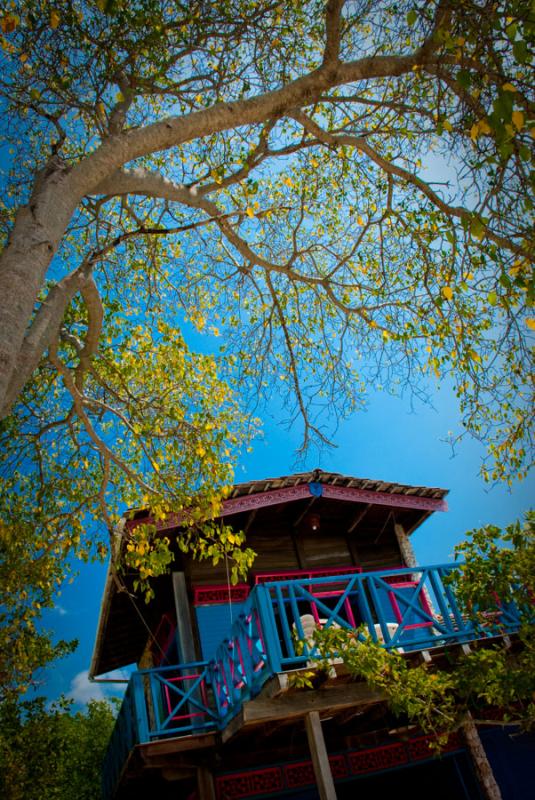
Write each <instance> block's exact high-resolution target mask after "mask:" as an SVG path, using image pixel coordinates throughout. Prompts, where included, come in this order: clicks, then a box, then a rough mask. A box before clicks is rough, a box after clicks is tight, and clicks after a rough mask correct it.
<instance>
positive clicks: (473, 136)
mask: <svg viewBox="0 0 535 800" xmlns="http://www.w3.org/2000/svg"><path fill="white" fill-rule="evenodd" d="M478 136H479V125H478V124H477V122H475V123H474V124H473V125H472V127H471V128H470V138H471V140H472V141H473V142H475V140H476V139H477V137H478Z"/></svg>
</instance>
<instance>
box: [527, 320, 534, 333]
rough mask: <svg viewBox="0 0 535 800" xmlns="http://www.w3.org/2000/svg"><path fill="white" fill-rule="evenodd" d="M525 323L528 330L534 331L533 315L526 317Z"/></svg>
mask: <svg viewBox="0 0 535 800" xmlns="http://www.w3.org/2000/svg"><path fill="white" fill-rule="evenodd" d="M526 325H527V326H528V328H529V329H530V331H535V319H534V318H533V317H528V318H527V320H526Z"/></svg>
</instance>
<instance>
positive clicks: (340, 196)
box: [0, 0, 535, 602]
mask: <svg viewBox="0 0 535 800" xmlns="http://www.w3.org/2000/svg"><path fill="white" fill-rule="evenodd" d="M0 27H1V37H0V98H1V100H0V102H1V104H2V112H3V113H2V123H1V124H2V128H3V140H4V147H3V150H2V155H3V161H4V162H5V163H4V168H3V176H2V181H3V186H4V196H3V200H2V204H1V206H0V226H1V233H2V237H3V250H2V253H1V255H0V296H1V297H2V306H1V308H0V408H1V410H2V416H3V422H2V427H1V429H0V437H1V438H0V441H1V443H2V448H3V449H4V451H5V452H6V459H5V464H4V468H3V470H4V473H3V474H4V477H5V487H4V492H3V494H2V497H3V499H2V501H1V503H2V505H1V507H0V517H1V519H2V521H3V524H4V526H5V530H6V534H5V535H6V541H8V540H9V541H12V540H13V537H15V536H18V537H21V538H20V541H24V542H32V545H31V547H30V550H29V551H28V552H29V554H30V562H31V564H32V569H33V567H35V573H34V579H33V580H34V583H33V585H34V586H36V587H37V589H38V591H40V589H39V581H40V580H41V579H40V577H39V573H40V571H41V570H42V567H43V564H44V563H48V560H49V559H51V558H52V557H57V558H59V559H60V560H61V559H64V556H65V555H66V554H67V553H70V552H73V551H74V552H77V553H78V554H79V555H81V556H82V557H88V556H89V555H90V554H91V552H94V551H95V547H96V549H97V550H100V551H101V552H104V550H105V549H106V546H107V541H106V537H105V536H104V537H100V538H99V536H98V535H97V536H96V537H93V539H90V540H88V536H87V530H88V520H89V519H90V518H91V517H93V516H95V515H99V516H100V517H103V518H104V520H105V521H106V528H107V529H108V531H111V530H112V529H113V526H114V524H115V523H116V522H117V511H120V510H121V507H120V503H122V504H123V505H126V506H130V507H135V506H138V507H139V506H142V507H147V508H151V510H152V512H153V514H154V515H156V516H158V515H164V514H166V513H168V511H169V510H170V509H171V508H172V509H173V510H176V509H179V510H180V509H184V508H191V507H194V511H193V512H191V517H190V520H189V521H190V522H191V525H192V529H196V523H197V522H198V521H199V520H201V519H204V518H206V517H207V516H208V517H209V516H210V515H212V514H215V513H217V509H218V507H219V503H220V501H221V498H222V497H223V496H224V488H223V487H224V486H226V485H228V484H230V483H231V482H232V477H233V464H234V462H235V459H236V457H237V453H238V452H239V447H240V446H241V445H243V444H244V443H245V442H246V441H247V440H248V438H249V436H250V435H251V433H252V432H253V431H254V428H255V422H254V421H252V420H251V414H252V413H254V410H255V409H256V408H257V407H258V404H259V403H262V401H263V400H264V399H266V398H269V397H270V396H271V395H272V394H273V392H274V390H277V391H278V392H279V393H280V396H281V399H282V402H283V403H284V404H285V405H286V407H287V416H288V420H289V422H290V423H292V422H295V421H296V420H300V423H301V425H302V428H303V447H307V446H308V445H309V444H310V443H313V442H325V441H327V440H328V439H329V431H328V428H327V427H326V420H327V419H328V418H327V417H326V416H325V413H327V414H331V421H332V418H334V419H336V417H340V416H343V415H344V414H347V413H349V412H351V411H352V410H354V409H355V408H356V407H358V406H359V405H361V403H362V402H363V400H364V398H365V397H366V394H371V393H373V392H375V391H376V390H377V389H378V388H380V387H385V388H386V389H387V390H389V391H403V390H408V391H411V392H414V393H416V394H417V395H419V396H424V397H425V396H426V394H427V392H428V388H427V387H428V386H429V385H432V383H433V381H435V380H437V379H442V378H443V377H449V378H450V379H451V381H452V382H453V384H454V386H455V391H456V393H457V395H458V397H459V403H460V408H461V412H462V414H463V418H464V425H465V427H466V430H468V431H469V432H470V433H472V434H473V435H475V436H477V437H479V438H481V439H483V440H485V442H486V443H487V446H488V448H489V452H490V455H491V461H490V462H489V464H488V465H487V466H486V467H485V470H486V474H487V476H488V477H490V478H493V479H495V478H499V479H501V478H504V479H510V478H511V477H512V476H516V475H523V474H524V473H525V470H526V469H527V467H528V464H529V461H530V458H531V444H532V442H531V431H530V425H529V419H530V412H531V403H532V388H533V387H532V382H531V378H530V375H531V370H530V355H529V347H528V337H529V334H530V331H532V330H533V328H534V327H535V321H534V319H533V317H532V316H530V311H529V307H530V303H531V302H532V300H533V285H532V282H531V280H532V278H531V275H532V271H531V269H530V267H531V265H532V263H533V247H532V240H531V235H532V221H533V199H532V198H533V170H532V156H533V138H534V134H533V132H534V130H535V128H534V114H533V85H532V80H531V77H532V76H531V65H530V60H531V55H532V44H533V29H534V20H533V14H532V11H531V8H530V3H529V2H528V1H527V0H504V2H498V3H496V2H486V1H485V0H481V1H480V2H475V1H474V2H473V1H472V0H461V2H449V1H448V0H439V1H438V2H427V1H426V2H423V1H422V2H415V1H414V0H411V1H410V2H395V3H394V2H389V1H388V0H385V2H375V0H373V1H372V0H355V2H347V3H344V2H343V0H329V2H327V3H324V2H320V1H319V0H312V1H311V2H302V0H295V2H288V3H278V2H272V1H271V0H257V1H256V2H249V0H247V2H243V0H223V2H219V1H218V2H178V0H148V2H147V0H139V2H126V1H125V0H99V2H95V3H94V2H89V0H87V1H86V2H83V0H79V1H78V2H70V1H68V0H57V1H55V2H49V0H14V2H12V3H11V4H10V6H9V8H8V9H7V10H6V11H5V12H4V13H3V16H2V18H1V20H0ZM438 173H440V180H436V179H435V178H436V177H439V176H438ZM219 342H222V343H223V344H222V345H219ZM194 344H195V345H198V349H199V350H200V351H201V352H200V353H195V352H193V351H192V349H191V348H192V346H193V345H194ZM112 498H113V499H112ZM119 498H120V500H119ZM110 500H111V502H110ZM216 539H217V537H216ZM235 545H236V546H235ZM237 545H239V543H236V542H233V541H228V540H227V541H226V542H225V543H224V548H223V549H225V551H226V552H227V553H228V554H230V555H231V557H232V558H233V559H234V561H235V565H236V569H240V568H245V567H246V566H247V563H248V559H249V558H250V554H247V553H244V552H243V551H242V549H241V548H240V546H237ZM133 547H134V550H135V553H134V558H135V561H138V562H141V560H142V557H143V556H144V554H145V550H146V549H147V548H146V543H145V542H143V541H140V542H135V543H133ZM214 547H215V548H216V550H217V547H218V544H217V541H214V542H212V540H211V539H210V535H209V534H207V539H206V545H205V548H204V550H203V553H204V555H207V554H209V553H210V552H211V553H214V551H213V549H212V551H210V548H214ZM92 548H93V549H92ZM220 549H221V548H220ZM8 550H9V548H8ZM134 550H132V552H134ZM150 552H151V553H152V555H151V558H152V559H153V560H152V561H150V562H143V563H144V565H145V568H146V570H148V571H149V572H154V571H155V570H158V569H160V568H163V565H164V562H165V555H162V554H158V553H156V555H154V552H153V551H150ZM136 554H137V556H138V557H137V558H136V557H135V556H136ZM160 556H161V557H160ZM214 557H217V552H216V553H215V554H214ZM137 566H139V563H138V564H137ZM45 572H46V570H45ZM47 574H50V575H52V573H47ZM149 577H150V575H149ZM59 578H60V576H58V579H59ZM51 580H52V583H53V581H54V580H55V578H54V577H52V578H51ZM36 602H38V601H36Z"/></svg>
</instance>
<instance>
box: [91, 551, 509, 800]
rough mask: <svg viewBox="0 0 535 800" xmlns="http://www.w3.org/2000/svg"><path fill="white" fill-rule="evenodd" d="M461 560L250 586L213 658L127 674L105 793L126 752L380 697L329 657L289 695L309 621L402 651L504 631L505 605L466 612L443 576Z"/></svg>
mask: <svg viewBox="0 0 535 800" xmlns="http://www.w3.org/2000/svg"><path fill="white" fill-rule="evenodd" d="M457 568H458V565H438V566H429V567H414V568H413V567H411V568H403V569H395V570H381V571H375V572H368V573H362V572H357V573H354V572H353V573H351V574H342V575H341V574H338V573H336V574H332V575H327V576H325V577H306V578H301V579H292V578H285V579H281V580H276V581H268V582H265V583H259V584H258V585H256V586H255V587H254V589H253V590H252V591H251V593H250V595H249V597H248V599H247V602H246V604H245V606H244V608H243V610H242V613H241V614H240V615H239V618H238V619H237V620H236V621H235V622H234V625H233V626H232V628H231V630H230V631H229V634H228V637H227V638H225V639H224V640H223V641H222V642H221V644H220V646H219V648H218V650H217V652H216V655H215V658H214V659H213V660H211V661H210V662H207V661H196V662H190V663H188V664H176V665H172V666H166V667H157V668H155V669H146V670H139V671H138V672H136V673H134V674H133V675H132V677H131V679H130V683H129V685H128V688H127V691H126V693H125V697H124V700H123V704H122V707H121V709H120V712H119V715H118V718H117V722H116V726H115V729H114V731H113V734H112V737H111V740H110V744H109V748H108V752H107V755H106V760H105V767H104V793H105V797H106V798H111V797H113V795H114V792H115V790H116V788H117V786H118V785H119V784H120V782H121V779H122V776H123V775H124V774H125V770H126V771H128V769H129V766H128V765H129V763H130V760H131V759H132V755H133V754H134V752H137V756H136V757H137V758H138V759H139V757H140V753H143V755H142V756H141V758H142V759H145V761H146V762H148V761H150V760H151V759H154V758H159V759H162V758H164V759H165V757H166V755H169V754H171V755H172V756H173V758H174V761H175V763H178V761H177V758H176V757H177V756H178V754H179V753H180V752H185V751H191V750H192V749H200V748H203V747H213V746H215V744H217V743H218V742H225V741H228V740H229V739H230V738H231V737H232V736H234V735H236V734H237V733H238V732H242V731H243V730H245V729H247V728H249V727H251V726H254V725H260V724H262V723H264V722H266V721H273V720H289V719H292V718H295V717H296V716H303V715H305V714H306V713H308V712H310V711H311V710H317V711H320V710H321V711H329V710H334V709H337V710H338V711H340V710H344V709H350V708H358V707H359V706H366V705H367V706H370V705H372V704H374V703H377V702H380V700H381V697H380V696H378V695H377V693H374V692H372V691H371V690H370V689H369V688H368V686H367V685H366V684H365V683H355V682H350V681H349V680H348V676H347V673H346V672H345V668H344V666H343V664H340V663H339V662H338V663H336V660H334V661H333V668H332V670H331V676H330V679H329V680H327V681H326V682H325V683H324V684H323V685H322V687H321V688H320V689H318V690H317V691H315V692H307V693H303V692H301V693H298V694H297V695H296V694H295V693H293V694H292V693H291V692H288V691H287V690H288V688H289V681H288V675H289V673H291V672H292V671H295V670H301V669H303V668H305V669H306V668H307V665H311V664H313V663H314V660H315V659H317V657H318V652H317V649H316V646H315V643H314V637H313V631H314V629H315V628H317V627H321V628H329V627H339V628H346V629H349V630H352V631H356V630H358V631H359V633H358V639H360V640H361V641H365V640H366V638H367V637H369V638H371V639H372V640H373V641H375V642H379V643H380V644H381V646H383V647H384V648H385V649H387V650H395V651H397V652H401V653H403V654H405V655H406V657H407V658H413V657H418V656H419V654H422V653H424V654H427V653H428V652H433V653H438V654H440V653H443V652H444V651H445V650H449V649H450V648H451V647H453V646H464V647H466V645H468V643H470V642H474V641H476V640H482V639H483V640H491V639H493V638H494V637H496V636H504V635H507V634H513V633H515V632H517V631H518V629H519V627H520V617H519V614H518V612H517V609H516V608H515V607H513V606H505V605H500V606H497V607H496V608H495V609H491V610H490V611H491V613H490V614H489V616H488V617H487V621H486V623H485V624H484V625H481V624H480V623H478V622H477V621H475V620H472V619H467V618H466V617H464V616H463V614H462V613H461V611H460V608H459V606H458V603H457V601H456V598H455V595H454V591H453V588H452V586H451V585H450V583H449V581H448V576H450V575H451V574H452V572H453V571H454V570H456V569H457Z"/></svg>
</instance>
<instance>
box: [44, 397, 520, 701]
mask: <svg viewBox="0 0 535 800" xmlns="http://www.w3.org/2000/svg"><path fill="white" fill-rule="evenodd" d="M269 411H271V414H272V416H271V417H270V416H269V414H266V416H265V419H266V424H265V427H264V438H263V439H262V440H260V441H258V442H256V444H255V446H254V449H253V452H252V453H248V454H246V455H245V456H244V457H243V458H242V460H241V462H240V465H239V467H238V470H237V472H236V481H237V482H241V481H245V480H251V479H254V478H265V477H276V476H279V475H287V474H290V473H292V472H298V471H302V470H305V469H314V468H315V467H321V468H322V469H324V470H327V471H333V472H341V473H345V474H348V475H353V476H356V477H363V478H372V479H382V480H387V481H395V482H398V483H408V484H416V485H427V486H440V487H443V488H446V489H449V490H450V493H449V495H448V498H447V500H448V506H449V511H448V512H446V513H435V514H434V515H433V516H432V517H431V518H429V519H428V520H427V521H426V522H425V523H424V524H423V526H422V527H421V528H420V529H419V530H418V531H417V532H416V533H415V534H414V535H413V537H412V541H413V544H414V546H415V549H416V554H417V557H418V560H419V561H420V563H422V564H433V563H442V562H446V561H450V560H452V558H453V549H454V546H455V544H457V543H458V542H460V541H461V540H462V539H463V538H464V533H465V532H466V531H467V530H469V529H472V528H474V527H478V526H480V525H484V524H486V523H490V522H492V523H494V524H498V525H505V524H507V523H509V522H511V521H513V520H514V519H516V518H518V517H519V516H521V515H522V513H523V512H524V511H525V510H526V509H528V508H529V507H530V506H531V507H532V506H533V505H535V503H534V498H535V481H534V479H533V478H531V479H530V480H528V481H525V482H522V483H518V484H516V485H514V486H513V487H512V489H511V490H509V489H508V488H507V487H505V486H494V487H490V486H488V485H486V484H484V483H483V481H482V479H481V478H480V477H479V476H478V470H479V467H480V463H481V459H482V457H483V455H484V448H483V447H482V446H481V445H479V444H478V443H477V442H475V441H473V440H470V439H468V438H467V439H466V440H464V441H463V442H462V443H461V444H460V445H459V446H458V448H457V452H456V455H455V456H454V457H452V453H451V449H450V447H449V446H448V445H447V444H446V443H445V442H444V439H446V437H447V436H448V432H449V431H453V432H454V433H458V432H459V429H460V428H459V418H458V413H457V407H456V400H455V398H454V397H453V396H452V394H451V393H450V392H449V391H448V388H447V386H446V387H444V385H443V386H442V388H441V389H440V390H438V388H437V391H436V392H435V394H434V397H433V407H430V406H423V405H421V404H419V405H417V406H416V407H415V409H414V410H412V411H411V408H410V403H409V402H408V400H406V399H399V398H393V397H390V396H388V395H386V394H376V395H375V396H373V397H372V398H371V400H370V407H369V410H368V411H367V412H361V413H359V414H357V415H355V416H354V417H352V418H351V419H350V420H348V421H347V422H345V423H344V424H342V425H341V426H340V428H339V430H338V432H337V433H336V435H335V437H334V441H335V443H336V445H337V447H336V448H334V449H332V450H328V451H324V452H323V453H322V454H321V455H320V456H318V454H317V453H310V454H309V456H308V457H307V458H306V459H305V460H304V461H301V462H296V456H295V452H296V449H297V447H298V446H299V443H300V440H299V436H298V431H297V430H295V431H288V430H286V429H284V428H282V427H281V426H280V425H279V424H278V422H277V418H276V417H278V414H277V412H276V410H274V409H268V412H269ZM105 575H106V569H105V567H104V566H102V565H81V567H80V570H79V576H78V578H77V579H76V580H75V582H74V583H73V584H70V585H67V586H66V587H64V590H63V592H62V595H61V596H60V597H59V598H58V604H57V606H56V609H55V610H54V611H52V612H50V613H49V614H47V617H46V624H47V625H49V626H50V627H51V628H52V629H53V630H54V631H55V633H56V634H57V636H58V637H59V636H61V637H65V638H73V637H76V638H78V639H79V640H80V646H79V648H78V650H77V651H76V653H74V654H73V655H72V656H70V657H69V658H67V659H64V660H63V661H60V662H58V663H57V664H56V665H54V667H53V669H51V670H49V671H48V672H46V673H44V674H42V675H41V676H39V677H40V679H41V681H42V683H41V685H40V687H39V693H41V694H42V693H45V694H46V695H47V696H48V697H49V698H51V699H53V698H56V697H57V696H58V695H59V694H60V693H62V692H63V693H66V694H69V695H70V696H72V697H73V698H74V699H75V700H77V701H79V702H85V701H86V700H87V699H89V697H98V698H102V697H106V696H110V695H112V694H117V693H120V688H121V687H120V686H115V687H111V686H109V685H104V686H103V685H99V684H93V685H90V684H88V682H87V670H88V667H89V662H90V658H91V652H92V647H93V642H94V636H95V631H96V626H97V620H98V612H99V607H100V601H101V597H102V590H103V587H104V580H105Z"/></svg>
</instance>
